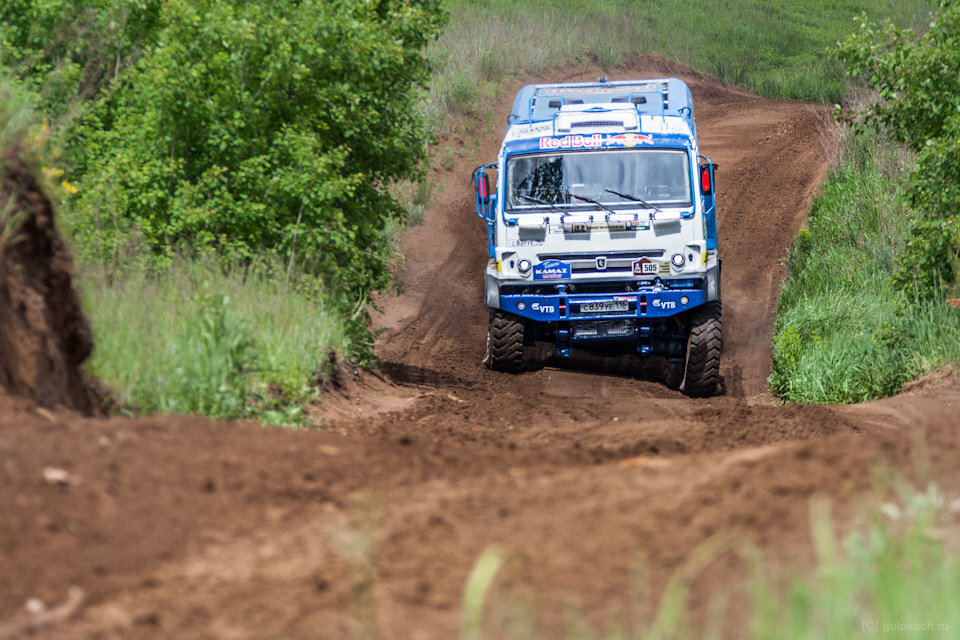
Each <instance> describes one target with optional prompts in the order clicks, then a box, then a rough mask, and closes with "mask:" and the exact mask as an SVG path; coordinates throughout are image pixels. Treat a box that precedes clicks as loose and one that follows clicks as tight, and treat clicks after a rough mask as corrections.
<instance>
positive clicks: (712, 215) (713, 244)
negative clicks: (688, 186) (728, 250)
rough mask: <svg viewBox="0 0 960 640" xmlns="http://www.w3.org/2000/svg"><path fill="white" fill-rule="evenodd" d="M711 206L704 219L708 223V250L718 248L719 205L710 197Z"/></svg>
mask: <svg viewBox="0 0 960 640" xmlns="http://www.w3.org/2000/svg"><path fill="white" fill-rule="evenodd" d="M710 200H711V203H710V208H709V209H707V210H706V211H704V213H703V219H704V221H705V222H706V223H707V251H710V250H712V249H716V248H717V207H716V205H715V204H713V202H712V201H713V198H710Z"/></svg>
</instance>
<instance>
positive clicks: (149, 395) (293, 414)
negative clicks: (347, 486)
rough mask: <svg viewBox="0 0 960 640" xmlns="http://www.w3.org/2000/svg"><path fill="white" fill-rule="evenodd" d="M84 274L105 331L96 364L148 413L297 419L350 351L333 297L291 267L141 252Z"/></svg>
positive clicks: (89, 300) (86, 294) (97, 327)
mask: <svg viewBox="0 0 960 640" xmlns="http://www.w3.org/2000/svg"><path fill="white" fill-rule="evenodd" d="M78 280H79V287H80V289H81V295H82V297H83V302H84V307H85V308H86V310H87V312H88V314H89V315H90V320H91V323H92V325H93V330H94V335H95V337H96V346H95V349H94V353H93V356H92V357H91V359H90V361H89V362H88V364H87V366H88V368H89V370H90V371H91V373H93V374H94V375H95V376H97V377H98V378H99V379H101V380H102V381H103V382H104V383H106V385H107V386H108V387H109V388H111V389H112V390H113V392H114V393H115V395H116V397H117V399H118V401H119V402H120V403H121V404H122V405H124V406H126V407H128V408H132V409H135V410H136V411H138V412H143V413H153V412H161V413H170V412H173V413H191V414H201V415H206V416H210V417H214V418H245V417H250V418H257V419H259V420H261V421H262V422H265V423H278V424H296V423H298V422H300V419H301V417H302V406H303V404H304V402H306V401H308V400H310V399H311V398H314V397H315V396H316V394H317V392H318V390H317V379H318V376H320V375H321V374H323V373H325V372H324V371H322V367H323V365H324V364H325V363H328V360H329V356H328V354H329V353H330V351H331V350H332V351H334V352H339V353H342V352H344V351H345V350H346V340H347V339H346V336H345V335H344V334H343V330H342V323H341V322H340V321H339V319H338V318H336V317H334V316H332V315H331V314H330V313H329V312H328V311H327V310H326V309H325V307H324V304H323V302H322V295H318V294H317V292H312V291H307V290H304V289H303V288H302V287H301V288H295V287H293V286H290V285H288V284H287V278H286V277H285V271H284V269H283V268H282V267H279V266H275V265H270V264H261V265H259V266H253V267H249V268H247V269H240V268H231V269H223V268H222V267H221V266H220V265H218V264H217V263H216V262H214V261H212V260H209V261H208V260H196V261H188V260H182V261H178V262H175V263H174V264H173V265H172V266H171V267H170V268H169V270H168V271H166V272H163V273H160V274H157V273H154V272H152V271H151V269H149V268H148V267H146V266H144V265H142V264H141V263H138V262H137V261H133V262H132V263H131V264H130V266H129V267H127V268H126V269H125V270H124V271H123V272H121V273H120V274H112V276H111V274H108V272H107V271H106V270H105V269H104V268H103V267H102V266H87V267H85V268H82V270H81V277H80V278H79V279H78ZM326 373H329V372H326Z"/></svg>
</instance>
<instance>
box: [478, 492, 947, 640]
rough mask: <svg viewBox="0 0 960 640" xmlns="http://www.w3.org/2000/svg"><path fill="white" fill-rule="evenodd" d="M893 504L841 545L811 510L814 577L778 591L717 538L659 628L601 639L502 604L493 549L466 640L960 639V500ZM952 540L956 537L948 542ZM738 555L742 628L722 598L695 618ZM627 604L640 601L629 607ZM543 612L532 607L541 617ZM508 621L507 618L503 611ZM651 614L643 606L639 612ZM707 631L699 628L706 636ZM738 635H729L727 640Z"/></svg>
mask: <svg viewBox="0 0 960 640" xmlns="http://www.w3.org/2000/svg"><path fill="white" fill-rule="evenodd" d="M895 489H896V491H895V494H894V497H893V498H892V499H891V500H889V501H887V502H885V503H883V504H881V505H880V506H879V507H878V508H876V509H874V510H873V511H872V513H871V514H870V517H869V523H868V524H867V525H866V526H860V527H857V528H855V529H854V531H853V532H852V533H851V534H849V535H848V536H847V537H846V538H845V540H844V541H843V542H842V543H840V542H838V540H837V534H836V528H835V526H834V524H833V521H832V518H831V515H830V503H829V501H828V500H827V499H826V498H822V497H821V498H814V499H813V500H812V501H811V503H810V523H811V539H812V541H813V545H814V549H815V551H816V557H817V563H816V565H815V566H814V567H813V569H812V570H811V571H810V572H809V573H808V575H805V576H801V577H797V578H795V579H793V580H792V581H790V582H788V583H787V585H786V588H783V589H772V588H771V583H770V581H769V580H768V574H769V573H770V568H769V567H768V566H767V563H766V562H765V560H764V558H763V556H762V554H761V552H760V551H759V550H758V549H757V548H756V547H754V546H753V545H751V544H750V543H749V542H746V541H745V540H744V539H743V538H741V537H739V536H737V535H735V534H732V533H730V532H719V533H718V534H715V535H714V536H712V537H710V538H708V539H707V540H706V541H704V542H703V543H701V544H700V545H699V546H698V547H696V548H695V549H694V550H693V551H691V552H690V554H689V555H688V556H687V557H686V559H685V560H684V562H683V563H681V565H680V566H679V567H678V568H677V569H676V571H675V572H674V574H673V575H672V576H671V577H670V579H669V580H668V581H667V584H666V586H665V587H664V589H663V594H662V596H661V598H660V601H659V605H658V606H657V607H656V609H655V611H654V613H653V615H652V617H651V619H649V620H641V621H636V622H632V623H630V624H625V623H623V622H615V623H613V624H612V625H610V629H611V630H608V631H606V632H597V631H596V630H595V629H593V628H592V627H591V625H590V624H589V623H587V622H586V621H585V620H584V617H583V616H582V615H581V614H579V613H575V612H574V613H570V614H568V616H567V623H566V625H565V626H566V628H567V631H566V632H563V633H561V634H559V635H553V634H545V633H544V632H542V630H538V629H537V628H536V625H535V624H534V623H533V622H532V621H533V620H535V619H536V616H534V615H532V613H533V612H532V611H529V610H526V609H525V605H524V604H523V603H519V602H517V601H516V599H515V598H510V597H507V598H503V597H500V596H501V595H503V594H501V593H500V590H501V589H502V588H503V587H502V586H501V585H500V584H499V583H498V576H497V574H498V572H502V571H504V570H505V564H506V563H505V559H506V558H507V556H508V552H507V551H506V550H504V549H502V548H500V547H491V548H490V549H488V550H487V551H485V552H484V553H483V554H482V555H481V556H480V557H479V558H478V560H477V562H476V565H475V566H474V569H473V571H472V573H471V574H470V576H469V578H468V580H467V583H466V586H465V588H464V596H463V602H462V605H461V636H460V637H461V638H462V639H463V640H483V639H485V638H498V639H511V640H526V639H530V638H545V637H558V638H570V639H574V638H575V639H577V640H591V639H596V640H600V639H604V640H681V639H683V640H686V639H692V638H712V639H714V640H720V639H721V638H724V637H738V638H740V637H745V638H750V639H751V640H772V639H777V640H825V639H826V640H830V639H836V640H848V639H850V638H857V637H869V636H872V635H878V636H880V635H882V636H883V637H885V638H897V639H913V638H916V639H920V638H923V639H925V640H928V639H933V638H937V639H939V638H942V639H944V640H946V639H947V638H955V637H956V635H957V630H958V629H960V609H958V608H957V607H956V604H955V603H956V602H957V601H958V599H960V557H958V556H957V555H956V553H955V546H956V544H957V543H958V542H960V541H958V540H957V539H956V538H955V535H956V531H957V525H960V500H953V501H952V502H951V501H949V500H948V499H947V497H946V496H945V495H944V494H943V493H942V492H941V491H940V490H939V489H938V487H937V485H936V484H933V483H930V484H928V485H927V486H926V488H925V489H922V490H915V489H913V488H911V487H910V486H909V485H907V484H906V483H904V482H898V483H897V485H896V487H895ZM952 536H954V537H952ZM728 553H733V554H734V555H735V556H736V557H739V559H740V560H741V561H742V562H743V563H744V564H745V566H746V568H747V572H746V574H747V583H748V592H747V593H748V597H749V598H750V599H751V600H752V602H751V604H752V607H751V608H752V614H751V615H750V616H749V618H748V620H747V624H746V628H743V629H735V630H733V629H731V627H730V626H729V625H727V624H726V623H725V614H726V611H725V609H726V603H727V599H726V596H724V595H723V594H714V596H715V597H714V598H712V599H711V603H712V604H711V606H710V608H709V610H708V611H707V612H706V615H704V616H702V621H701V622H699V623H698V622H696V620H701V618H700V617H698V616H696V615H693V614H694V612H693V611H691V609H690V607H689V603H688V594H689V590H690V587H691V586H692V585H693V584H694V583H695V582H696V580H697V577H698V576H699V574H701V573H702V572H703V571H704V570H705V569H706V568H707V567H708V566H709V565H710V564H712V563H713V562H714V561H715V560H717V559H718V558H720V557H721V556H723V555H725V554H728ZM631 598H634V597H633V596H631ZM534 606H536V605H534ZM504 607H505V608H507V609H510V611H503V610H500V609H503V608H504ZM631 609H634V610H636V611H643V610H645V609H646V606H645V603H644V602H640V601H633V602H632V606H631ZM698 626H699V628H698ZM730 631H733V633H732V634H729V635H728V634H727V633H725V632H730Z"/></svg>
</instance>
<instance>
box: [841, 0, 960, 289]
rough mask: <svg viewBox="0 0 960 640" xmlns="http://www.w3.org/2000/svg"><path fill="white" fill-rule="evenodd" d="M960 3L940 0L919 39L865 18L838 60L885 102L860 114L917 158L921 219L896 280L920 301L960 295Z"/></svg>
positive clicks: (916, 203)
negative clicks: (890, 135)
mask: <svg viewBox="0 0 960 640" xmlns="http://www.w3.org/2000/svg"><path fill="white" fill-rule="evenodd" d="M958 42H960V2H958V0H941V2H940V11H939V13H938V14H937V16H936V18H935V19H934V21H933V22H932V23H931V24H930V28H929V30H928V31H927V32H926V33H924V34H923V35H922V36H920V37H917V36H916V35H915V34H914V33H913V32H911V31H909V30H903V29H899V28H897V27H895V26H893V25H892V24H890V23H887V24H886V25H885V26H883V27H876V26H874V25H872V24H869V23H867V21H866V19H865V18H864V20H863V22H862V24H861V26H860V32H859V33H857V34H854V35H852V36H850V37H848V38H847V39H846V40H845V41H844V42H843V43H842V44H841V45H840V47H839V49H838V56H839V58H840V59H841V60H842V61H844V62H845V63H846V64H847V70H848V73H849V74H850V75H851V76H853V77H859V78H863V79H864V80H865V82H866V83H867V84H868V85H869V86H870V87H872V88H874V89H876V90H877V92H878V93H879V96H880V101H879V102H878V103H876V104H874V105H872V106H871V107H869V108H868V109H866V110H865V111H863V112H862V113H860V114H857V115H859V116H861V117H862V119H863V121H864V122H866V123H868V124H871V125H874V126H880V127H883V128H885V129H886V130H888V131H890V132H891V133H892V134H893V136H894V137H895V138H896V139H897V140H898V141H900V142H905V143H907V144H908V145H909V146H910V147H911V148H913V149H914V150H915V151H917V152H918V153H919V157H918V163H917V167H916V169H915V170H914V171H913V174H912V175H911V179H910V188H909V191H908V193H907V197H908V200H909V202H910V204H911V205H912V206H913V208H914V209H915V210H916V212H917V215H916V216H915V217H914V221H913V228H912V230H911V237H910V240H909V242H908V243H907V244H906V247H905V249H904V251H903V252H902V253H901V254H900V256H899V258H898V267H897V269H896V271H895V273H894V275H893V282H894V283H895V284H896V285H897V286H898V287H899V288H900V289H901V290H903V291H906V292H908V293H910V294H911V295H913V296H914V297H917V298H932V297H937V296H940V295H942V293H943V292H944V290H946V291H947V292H948V293H949V292H952V293H954V294H956V293H958V292H960V185H958V184H957V176H958V175H960V102H958V100H957V96H958V95H960V46H958V44H957V43H958Z"/></svg>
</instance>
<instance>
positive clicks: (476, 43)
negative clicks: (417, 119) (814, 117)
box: [426, 0, 932, 127]
mask: <svg viewBox="0 0 960 640" xmlns="http://www.w3.org/2000/svg"><path fill="white" fill-rule="evenodd" d="M448 8H449V12H450V23H449V25H448V26H447V28H446V30H445V31H444V33H443V35H442V36H441V37H440V38H439V40H438V41H437V42H436V43H434V44H433V45H432V48H431V50H430V57H431V59H432V61H433V63H434V66H435V74H434V80H433V84H432V88H431V92H430V96H429V101H428V103H427V105H426V108H427V109H428V110H429V111H430V112H432V114H433V115H434V116H435V119H436V121H437V122H438V123H440V126H441V127H444V126H450V125H451V124H452V121H453V120H454V119H456V118H462V117H463V116H471V115H476V114H480V113H482V112H483V105H484V104H488V103H489V100H490V98H492V97H496V96H498V95H499V93H500V92H501V91H502V90H503V89H504V88H505V87H507V86H509V85H510V83H511V79H512V78H516V77H521V76H529V75H531V74H537V73H541V72H545V71H549V70H551V69H556V68H557V67H559V66H561V65H562V64H564V63H570V62H590V63H594V64H596V65H598V66H600V67H601V68H603V69H613V68H615V67H617V66H620V65H625V64H628V63H629V62H630V60H631V58H633V57H634V56H636V55H637V54H662V55H666V56H669V57H671V58H674V59H676V60H678V61H680V62H683V63H685V64H687V65H690V66H692V67H693V68H694V69H696V70H698V71H700V72H702V73H706V74H709V75H712V76H715V77H717V78H720V79H721V80H723V81H725V82H728V83H733V84H738V85H743V86H746V87H748V88H750V89H753V90H754V91H757V92H759V93H761V94H762V95H765V96H767V97H771V98H793V99H798V100H811V101H815V102H821V103H835V102H840V101H841V100H842V99H843V97H844V96H845V92H846V86H845V80H844V77H843V71H842V68H841V67H840V65H839V63H837V62H836V61H833V60H831V59H830V58H829V57H828V56H827V50H828V48H829V47H831V46H833V45H834V44H835V43H836V42H837V41H839V40H841V39H842V38H843V37H845V36H846V35H847V34H848V33H849V32H850V31H852V30H853V27H854V25H855V20H856V19H858V17H859V16H860V14H861V12H865V13H866V14H867V15H868V16H869V17H870V18H871V19H874V20H882V19H885V18H890V19H892V20H893V21H894V22H896V23H897V24H900V25H903V26H910V27H913V26H918V25H925V24H926V22H927V20H928V16H929V13H930V10H931V9H932V4H931V3H930V2H928V1H926V0H903V1H901V2H891V1H890V0H865V1H862V2H852V1H849V0H833V1H823V0H796V1H794V2H779V3H762V2H753V1H750V0H723V1H720V0H714V1H713V2H700V3H690V2H681V1H680V0H645V1H644V2H632V1H630V0H598V1H596V2H591V3H589V4H584V3H582V2H576V1H575V0H525V1H524V2H511V1H509V0H487V1H486V2H482V3H478V2H473V1H469V0H450V2H449V3H448Z"/></svg>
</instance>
